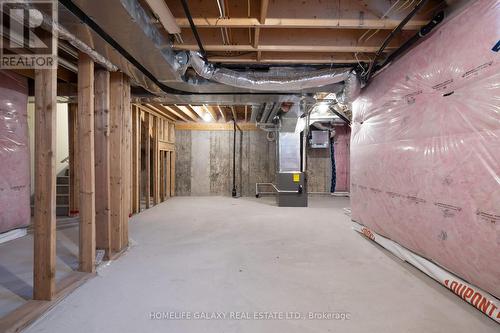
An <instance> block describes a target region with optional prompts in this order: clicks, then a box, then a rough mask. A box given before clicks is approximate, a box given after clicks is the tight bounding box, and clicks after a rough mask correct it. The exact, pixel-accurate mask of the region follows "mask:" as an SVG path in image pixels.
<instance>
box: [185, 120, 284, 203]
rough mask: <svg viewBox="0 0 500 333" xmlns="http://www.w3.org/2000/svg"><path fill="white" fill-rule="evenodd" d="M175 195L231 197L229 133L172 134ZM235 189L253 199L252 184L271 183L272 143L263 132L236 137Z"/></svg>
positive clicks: (231, 149)
mask: <svg viewBox="0 0 500 333" xmlns="http://www.w3.org/2000/svg"><path fill="white" fill-rule="evenodd" d="M175 135H176V143H175V145H176V149H177V154H176V165H175V167H176V168H175V170H176V177H175V186H176V195H179V196H189V195H192V196H204V195H228V196H229V195H231V190H232V176H233V164H232V161H233V160H232V159H233V132H232V131H186V130H176V132H175ZM236 147H237V149H236V186H237V190H238V194H240V193H241V194H242V195H243V196H252V195H255V183H256V182H274V178H275V160H276V150H275V143H274V142H269V141H268V140H267V138H266V133H265V132H263V131H245V132H243V135H242V136H240V134H239V132H238V135H237V142H236Z"/></svg>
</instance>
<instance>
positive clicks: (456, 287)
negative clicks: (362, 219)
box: [344, 208, 500, 324]
mask: <svg viewBox="0 0 500 333" xmlns="http://www.w3.org/2000/svg"><path fill="white" fill-rule="evenodd" d="M345 209H346V208H344V210H345ZM352 228H353V229H354V230H356V231H357V232H359V233H361V234H363V235H364V236H365V237H366V238H368V239H370V240H372V241H374V242H376V243H378V244H379V245H380V246H382V247H383V248H385V249H386V250H387V251H389V252H391V253H392V254H394V255H395V256H396V257H398V258H399V259H401V260H404V261H406V262H408V263H410V264H412V265H413V266H415V267H417V268H418V269H420V270H421V271H422V272H424V273H425V274H427V275H428V276H430V277H431V278H433V279H434V280H436V281H437V282H439V283H441V284H442V285H443V286H445V287H446V288H448V289H449V290H450V291H452V292H453V293H455V294H456V295H457V296H458V297H460V298H461V299H463V300H464V301H466V302H467V303H469V304H470V305H472V306H474V307H475V308H476V309H478V310H479V311H481V312H482V313H484V314H485V315H487V316H488V317H490V318H491V319H493V320H494V321H496V322H497V323H499V324H500V301H499V300H498V299H496V298H495V297H493V296H491V295H490V294H488V293H487V292H485V291H484V290H481V289H479V288H478V287H476V286H474V285H471V284H469V283H467V282H465V281H463V280H462V279H460V278H458V277H457V276H455V275H453V274H451V273H450V272H448V271H447V270H444V269H443V268H441V267H439V266H438V265H436V264H435V263H433V262H431V261H429V260H427V259H425V258H423V257H421V256H419V255H418V254H415V253H413V252H411V251H409V250H407V249H405V248H404V247H402V246H401V245H399V244H398V243H396V242H393V241H392V240H390V239H387V238H385V237H382V236H380V235H378V234H377V233H376V232H374V231H372V230H370V229H368V228H366V227H365V226H362V225H360V224H358V223H353V225H352Z"/></svg>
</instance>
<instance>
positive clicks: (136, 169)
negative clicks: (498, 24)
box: [132, 105, 141, 213]
mask: <svg viewBox="0 0 500 333" xmlns="http://www.w3.org/2000/svg"><path fill="white" fill-rule="evenodd" d="M132 117H133V119H132V211H133V213H139V212H140V211H141V194H140V193H141V187H140V186H141V111H140V110H139V108H138V107H137V106H135V105H134V106H132Z"/></svg>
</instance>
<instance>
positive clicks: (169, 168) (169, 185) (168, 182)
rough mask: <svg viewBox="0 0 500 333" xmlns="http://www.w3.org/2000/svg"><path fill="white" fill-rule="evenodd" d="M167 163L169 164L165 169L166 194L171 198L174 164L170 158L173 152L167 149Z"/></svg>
mask: <svg viewBox="0 0 500 333" xmlns="http://www.w3.org/2000/svg"><path fill="white" fill-rule="evenodd" d="M165 160H166V161H165V165H166V166H167V168H166V170H165V174H166V180H165V182H166V196H167V198H170V197H171V196H172V183H171V182H172V176H171V174H170V173H171V172H172V166H171V165H170V163H171V162H170V160H171V152H169V151H167V152H165Z"/></svg>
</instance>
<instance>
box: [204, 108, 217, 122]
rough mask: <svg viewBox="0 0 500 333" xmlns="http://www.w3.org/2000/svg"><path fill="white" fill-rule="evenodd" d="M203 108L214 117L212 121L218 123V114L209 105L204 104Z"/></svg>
mask: <svg viewBox="0 0 500 333" xmlns="http://www.w3.org/2000/svg"><path fill="white" fill-rule="evenodd" d="M203 107H204V108H205V110H206V111H207V112H208V113H209V114H210V116H211V117H212V119H213V120H214V121H217V120H218V119H217V113H215V111H214V110H213V109H212V108H211V107H210V106H208V105H206V104H203Z"/></svg>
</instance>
